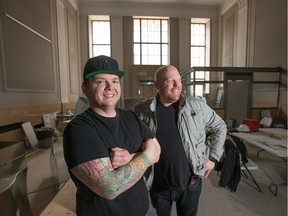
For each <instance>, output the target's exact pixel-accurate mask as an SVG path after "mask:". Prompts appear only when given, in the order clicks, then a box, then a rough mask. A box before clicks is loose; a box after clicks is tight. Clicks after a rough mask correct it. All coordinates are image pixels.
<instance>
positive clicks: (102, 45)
mask: <svg viewBox="0 0 288 216" xmlns="http://www.w3.org/2000/svg"><path fill="white" fill-rule="evenodd" d="M93 19H94V20H92V56H97V55H107V56H111V41H110V38H111V35H110V21H109V16H104V17H102V18H101V16H97V17H96V18H93Z"/></svg>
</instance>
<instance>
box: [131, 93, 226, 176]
mask: <svg viewBox="0 0 288 216" xmlns="http://www.w3.org/2000/svg"><path fill="white" fill-rule="evenodd" d="M156 103H157V101H156V97H154V98H150V99H148V100H146V101H145V102H143V103H140V104H137V105H136V107H135V112H136V113H137V114H138V116H139V117H140V119H141V120H142V121H144V122H145V123H146V124H147V125H148V126H149V128H150V129H151V130H152V131H153V132H154V133H156V130H157V121H156ZM178 129H179V133H180V136H181V139H182V143H183V146H184V150H185V153H186V156H187V158H188V161H189V164H190V167H191V168H192V170H193V172H194V174H196V175H198V176H200V177H201V178H203V176H204V174H205V169H204V163H205V162H206V161H207V160H208V159H209V157H213V158H214V159H216V160H217V161H219V160H220V157H221V156H222V153H223V150H224V148H223V146H224V142H225V138H226V133H227V128H226V124H225V122H224V121H223V119H222V118H221V117H220V116H218V115H217V114H216V112H215V111H214V110H213V109H211V108H210V107H209V106H208V105H207V104H206V99H205V98H204V97H185V96H183V97H181V99H180V103H179V114H178ZM207 135H209V142H208V141H207V139H206V138H207ZM160 145H161V144H160ZM150 181H151V179H150Z"/></svg>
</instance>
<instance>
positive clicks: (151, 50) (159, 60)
mask: <svg viewBox="0 0 288 216" xmlns="http://www.w3.org/2000/svg"><path fill="white" fill-rule="evenodd" d="M133 34H134V64H138V63H140V64H150V65H151V64H159V65H161V64H168V59H169V58H168V55H169V53H168V18H167V19H152V18H151V19H149V18H134V33H133ZM138 45H139V46H138ZM140 48H141V49H140ZM138 55H139V56H138ZM139 58H140V60H139Z"/></svg>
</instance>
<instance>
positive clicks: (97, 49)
mask: <svg viewBox="0 0 288 216" xmlns="http://www.w3.org/2000/svg"><path fill="white" fill-rule="evenodd" d="M98 55H107V56H111V51H110V45H94V46H93V57H94V56H98Z"/></svg>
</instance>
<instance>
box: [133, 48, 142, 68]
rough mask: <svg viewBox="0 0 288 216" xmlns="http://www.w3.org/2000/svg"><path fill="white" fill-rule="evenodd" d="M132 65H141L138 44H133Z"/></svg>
mask: <svg viewBox="0 0 288 216" xmlns="http://www.w3.org/2000/svg"><path fill="white" fill-rule="evenodd" d="M134 64H141V61H140V45H139V44H134Z"/></svg>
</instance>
